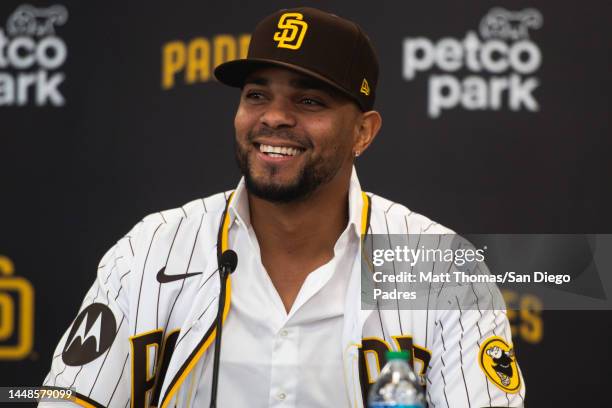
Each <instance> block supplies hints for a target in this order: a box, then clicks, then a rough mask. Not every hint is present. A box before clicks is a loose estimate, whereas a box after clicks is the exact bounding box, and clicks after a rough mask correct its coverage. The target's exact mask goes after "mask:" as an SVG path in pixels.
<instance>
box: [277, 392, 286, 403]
mask: <svg viewBox="0 0 612 408" xmlns="http://www.w3.org/2000/svg"><path fill="white" fill-rule="evenodd" d="M276 397H277V398H278V399H279V400H281V401H283V400H284V399H285V398H287V394H285V393H284V392H279V393H278V394H277V395H276Z"/></svg>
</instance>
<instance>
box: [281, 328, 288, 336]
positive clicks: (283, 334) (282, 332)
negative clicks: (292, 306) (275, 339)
mask: <svg viewBox="0 0 612 408" xmlns="http://www.w3.org/2000/svg"><path fill="white" fill-rule="evenodd" d="M288 335H289V330H285V329H283V330H281V332H280V336H281V337H287V336H288Z"/></svg>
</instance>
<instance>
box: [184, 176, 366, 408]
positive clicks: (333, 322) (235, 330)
mask: <svg viewBox="0 0 612 408" xmlns="http://www.w3.org/2000/svg"><path fill="white" fill-rule="evenodd" d="M361 201H362V198H361V187H360V185H359V182H358V180H357V177H356V175H355V173H354V172H353V177H352V178H351V184H350V187H349V222H348V224H347V227H346V228H345V230H344V231H343V232H342V234H341V235H340V237H339V239H338V241H337V242H336V244H335V246H334V257H333V258H332V259H331V260H330V261H329V262H328V263H326V264H325V265H322V266H321V267H319V268H317V269H316V270H314V271H312V272H311V273H310V274H309V275H308V276H307V278H306V280H305V281H304V283H303V285H302V287H301V288H300V291H299V293H298V295H297V297H296V299H295V302H294V303H293V305H292V307H291V310H290V311H289V313H287V312H286V310H285V307H284V305H283V302H282V300H281V298H280V296H279V294H278V292H277V291H276V288H275V287H274V285H273V284H272V281H271V279H270V277H269V275H268V273H267V272H266V270H265V268H264V266H263V264H262V262H261V255H260V248H259V244H258V242H257V237H256V235H255V232H254V231H253V228H252V226H251V222H250V216H249V207H248V199H247V194H246V188H245V185H244V181H241V182H240V184H239V185H238V188H237V189H236V193H235V195H234V198H233V199H232V203H231V204H230V211H232V212H233V214H234V215H235V216H236V217H235V222H234V224H232V226H231V228H230V232H229V243H230V248H232V249H233V250H234V251H236V253H237V254H238V259H239V260H238V267H237V269H236V271H235V272H234V273H233V274H232V276H231V280H232V291H231V307H230V312H229V314H228V317H227V320H226V322H225V324H224V329H223V337H222V348H221V364H220V370H219V389H218V398H217V401H218V403H217V405H218V406H219V407H222V408H225V407H231V408H240V407H287V408H289V407H304V408H307V407H308V408H312V407H346V406H348V405H349V401H348V396H347V394H346V389H347V387H346V384H345V379H344V373H343V362H342V327H343V319H344V307H345V298H346V288H347V286H348V280H349V276H350V273H351V269H352V267H353V263H354V262H355V260H356V259H357V258H358V256H357V254H358V250H359V239H360V236H359V234H360V232H359V231H360V223H361V219H360V218H361ZM207 358H210V359H212V358H213V357H212V353H210V354H209V356H208V357H207ZM211 362H212V361H211ZM205 367H206V368H205V369H204V372H203V375H202V376H201V377H200V378H201V381H200V382H199V385H198V389H197V394H196V404H195V405H196V406H207V404H208V398H209V396H210V388H211V382H212V364H206V365H205ZM199 396H201V397H200V398H202V399H201V400H200V398H198V397H199ZM202 404H204V405H202Z"/></svg>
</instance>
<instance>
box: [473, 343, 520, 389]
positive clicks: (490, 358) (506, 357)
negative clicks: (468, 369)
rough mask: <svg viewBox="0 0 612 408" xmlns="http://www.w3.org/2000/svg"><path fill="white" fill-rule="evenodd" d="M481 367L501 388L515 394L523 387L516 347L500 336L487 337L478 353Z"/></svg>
mask: <svg viewBox="0 0 612 408" xmlns="http://www.w3.org/2000/svg"><path fill="white" fill-rule="evenodd" d="M478 362H479V363H480V368H482V371H484V372H485V374H486V375H487V377H489V379H490V380H491V381H492V382H493V383H494V384H495V385H497V386H498V387H499V388H501V389H502V390H504V391H505V392H507V393H510V394H514V393H517V392H519V390H520V389H521V376H520V375H519V373H518V367H517V365H516V359H515V357H514V349H513V348H512V347H511V346H509V345H508V343H506V340H504V339H503V338H501V337H499V336H492V337H489V338H488V339H486V340H485V341H484V342H483V343H482V345H481V346H480V352H479V353H478Z"/></svg>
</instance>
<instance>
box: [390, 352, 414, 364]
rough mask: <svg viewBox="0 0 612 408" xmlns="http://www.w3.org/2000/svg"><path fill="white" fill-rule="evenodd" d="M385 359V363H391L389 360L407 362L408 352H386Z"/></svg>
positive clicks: (408, 358)
mask: <svg viewBox="0 0 612 408" xmlns="http://www.w3.org/2000/svg"><path fill="white" fill-rule="evenodd" d="M386 357H387V361H391V360H404V361H406V362H407V361H408V360H410V352H409V351H406V350H402V351H387V354H386Z"/></svg>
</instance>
